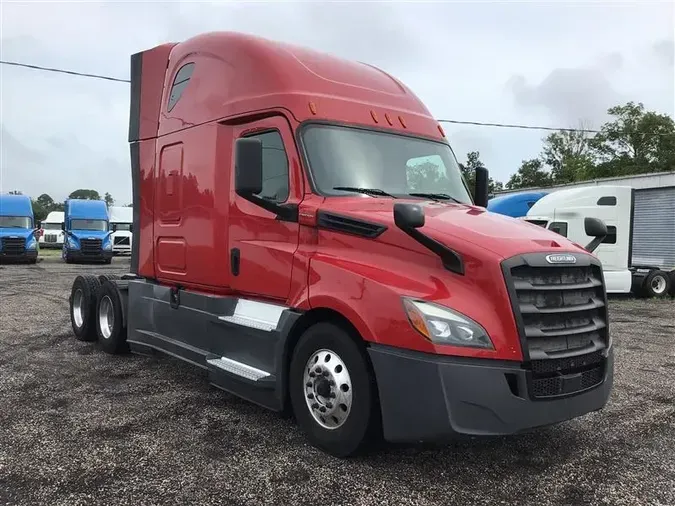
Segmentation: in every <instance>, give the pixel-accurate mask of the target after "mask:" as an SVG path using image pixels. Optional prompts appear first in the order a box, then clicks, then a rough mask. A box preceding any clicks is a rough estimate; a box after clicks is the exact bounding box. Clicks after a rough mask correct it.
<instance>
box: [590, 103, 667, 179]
mask: <svg viewBox="0 0 675 506" xmlns="http://www.w3.org/2000/svg"><path fill="white" fill-rule="evenodd" d="M607 113H608V114H609V115H611V116H613V117H614V118H615V119H614V120H613V121H610V122H607V123H605V124H604V125H603V126H602V128H601V129H600V133H598V134H596V135H595V137H594V138H593V139H592V141H591V146H592V148H593V149H594V151H595V154H596V156H597V157H598V160H599V163H598V165H597V166H596V168H595V170H594V171H593V174H592V175H591V176H590V177H607V176H619V175H630V174H643V173H646V172H661V171H669V170H673V169H675V122H674V121H673V119H672V118H671V117H670V116H668V115H666V114H658V113H656V112H653V111H646V110H645V107H644V104H642V103H641V102H639V103H635V102H628V103H627V104H625V105H617V106H615V107H612V108H610V109H608V110H607Z"/></svg>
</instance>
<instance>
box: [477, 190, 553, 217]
mask: <svg viewBox="0 0 675 506" xmlns="http://www.w3.org/2000/svg"><path fill="white" fill-rule="evenodd" d="M547 194H548V192H542V191H526V192H520V193H515V194H510V195H502V196H500V197H495V198H493V199H490V200H489V201H488V205H487V210H488V211H490V212H492V213H497V214H503V215H505V216H511V217H512V218H521V217H523V216H526V215H527V212H528V211H529V210H530V208H531V207H532V206H533V205H534V204H535V202H537V201H538V200H539V199H540V198H542V197H544V196H546V195H547Z"/></svg>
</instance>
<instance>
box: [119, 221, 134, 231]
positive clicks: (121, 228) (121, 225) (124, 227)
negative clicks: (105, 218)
mask: <svg viewBox="0 0 675 506" xmlns="http://www.w3.org/2000/svg"><path fill="white" fill-rule="evenodd" d="M117 231H118V232H130V231H131V223H118V224H117Z"/></svg>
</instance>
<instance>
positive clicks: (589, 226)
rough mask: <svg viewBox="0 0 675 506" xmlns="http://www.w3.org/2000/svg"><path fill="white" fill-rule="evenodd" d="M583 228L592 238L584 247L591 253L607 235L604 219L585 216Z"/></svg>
mask: <svg viewBox="0 0 675 506" xmlns="http://www.w3.org/2000/svg"><path fill="white" fill-rule="evenodd" d="M584 229H585V231H586V235H589V236H591V237H593V238H594V239H593V240H592V241H591V242H589V243H588V244H587V245H586V247H585V248H584V249H585V250H586V251H588V252H589V253H592V252H593V251H595V250H596V249H597V247H598V246H600V244H601V243H602V241H603V240H604V239H605V237H607V225H605V222H604V221H602V220H599V219H597V218H585V219H584Z"/></svg>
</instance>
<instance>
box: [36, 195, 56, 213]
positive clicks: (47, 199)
mask: <svg viewBox="0 0 675 506" xmlns="http://www.w3.org/2000/svg"><path fill="white" fill-rule="evenodd" d="M36 201H37V202H38V203H39V204H40V205H41V206H43V207H44V208H45V209H48V210H51V208H52V207H53V206H54V199H53V198H52V197H51V196H50V195H49V194H47V193H43V194H42V195H40V196H39V197H38V198H37V199H36Z"/></svg>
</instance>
